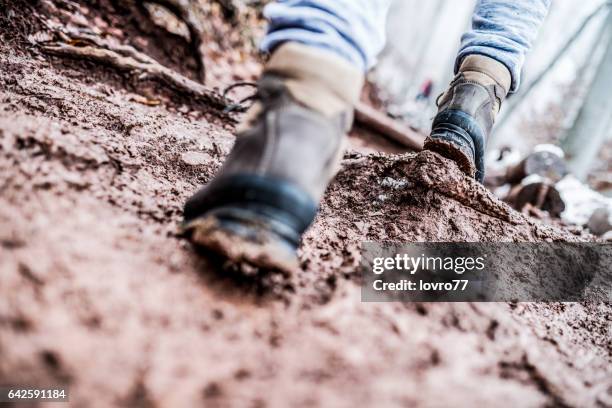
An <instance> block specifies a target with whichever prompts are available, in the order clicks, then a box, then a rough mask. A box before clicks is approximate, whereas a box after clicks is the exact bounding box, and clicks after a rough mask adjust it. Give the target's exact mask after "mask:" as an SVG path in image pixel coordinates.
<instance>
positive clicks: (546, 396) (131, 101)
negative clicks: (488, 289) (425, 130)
mask: <svg viewBox="0 0 612 408" xmlns="http://www.w3.org/2000/svg"><path fill="white" fill-rule="evenodd" d="M109 72H110V71H107V70H106V68H103V67H102V68H100V69H99V70H97V69H96V70H91V69H90V70H89V71H87V70H84V69H83V67H82V66H81V65H80V64H66V63H64V62H63V61H59V60H56V59H50V58H48V57H46V56H42V55H39V54H36V53H34V54H33V53H32V52H31V51H30V50H24V49H23V48H21V47H20V46H19V43H10V42H8V43H4V44H3V45H2V50H1V52H0V293H1V296H0V383H5V384H6V383H8V384H18V385H23V384H35V385H53V384H58V383H62V384H64V383H65V384H68V385H69V386H70V393H71V396H70V398H71V402H72V404H71V405H73V406H76V407H80V406H83V407H85V406H87V407H96V406H100V407H107V406H147V407H166V406H167V407H174V406H221V407H224V406H241V407H242V406H252V407H284V406H288V405H290V406H334V407H343V406H347V407H348V406H424V407H430V406H508V407H510V406H533V407H539V406H571V407H587V406H602V407H603V406H610V405H612V381H611V380H610V378H612V370H611V362H612V354H611V347H610V346H611V334H610V321H611V320H612V317H611V313H610V310H611V308H610V305H609V304H580V303H566V304H536V303H519V304H506V303H490V304H469V303H458V304H442V303H440V304H396V303H386V304H367V303H361V302H360V297H359V296H360V294H359V277H358V269H357V265H358V262H359V248H360V244H361V242H363V241H365V240H375V241H382V240H387V241H400V242H415V241H528V242H536V241H551V240H568V241H572V240H574V241H578V240H588V239H591V237H589V236H586V235H576V234H580V232H579V230H578V232H576V234H573V233H571V232H568V231H566V230H563V229H559V228H555V227H552V226H547V225H544V224H541V223H539V222H537V221H534V220H531V219H528V218H525V217H524V216H523V215H521V214H519V213H516V212H515V211H513V210H512V209H510V208H509V207H507V206H506V205H505V204H503V203H501V202H499V201H498V200H497V199H495V198H494V197H493V196H492V195H491V194H489V193H488V192H487V191H486V190H485V189H484V188H482V187H480V186H479V185H477V184H476V183H474V182H473V181H472V180H470V179H468V178H466V177H465V176H463V175H462V173H461V172H460V171H459V170H458V169H457V167H456V165H454V164H453V163H451V162H449V161H447V160H445V159H443V158H441V157H439V156H437V155H435V154H433V153H422V154H419V155H414V154H404V155H388V154H382V153H376V154H371V155H362V154H361V153H358V152H356V151H349V152H347V154H346V155H345V158H344V160H343V166H342V170H341V172H340V174H339V175H338V177H337V178H336V180H335V181H334V182H333V184H332V185H331V186H330V188H329V189H328V191H327V194H326V196H325V199H324V201H323V203H322V204H321V210H320V214H319V216H318V218H317V219H316V221H315V223H314V225H313V226H312V228H311V229H310V230H309V232H308V234H307V235H306V237H305V238H304V240H303V245H302V247H301V249H300V253H299V257H300V269H299V271H298V272H297V275H296V278H295V284H294V285H291V286H280V287H279V286H275V288H276V291H269V290H267V288H266V287H263V288H262V286H261V282H260V281H259V280H258V278H257V276H250V277H249V276H243V275H240V274H235V273H233V272H231V271H225V270H224V269H223V265H222V261H221V260H219V259H215V258H214V257H208V256H202V254H198V253H196V252H195V251H194V250H193V249H192V248H191V247H190V245H188V244H187V242H185V241H184V240H182V239H181V238H180V237H178V236H177V234H176V231H177V227H178V225H179V223H180V221H181V208H182V204H183V202H184V201H185V200H186V198H187V197H188V196H189V195H190V194H191V193H193V192H194V191H195V190H196V189H197V188H198V187H199V186H200V185H201V184H203V183H206V182H207V181H208V180H210V178H211V177H212V175H213V174H214V173H215V171H216V170H217V169H218V167H219V165H220V163H221V162H222V160H223V157H224V156H225V155H226V154H227V153H228V151H229V149H230V147H231V145H232V143H233V136H232V130H233V126H232V125H231V124H228V123H225V122H223V121H221V120H219V119H216V118H214V117H211V116H209V115H207V114H206V113H204V114H203V113H201V111H200V110H199V109H196V108H191V107H189V106H187V107H186V108H181V106H180V105H176V104H175V103H173V102H172V101H170V100H167V101H166V100H165V101H163V103H161V104H159V105H157V106H149V105H147V104H143V103H139V102H138V101H139V100H141V99H139V98H138V96H140V95H139V94H137V93H135V90H134V89H133V88H131V87H129V86H125V83H124V82H123V81H118V80H116V78H115V77H114V75H115V74H113V73H109ZM207 118H208V119H207ZM190 152H192V153H193V152H195V153H199V155H197V157H198V160H190V159H189V160H184V157H189V158H192V157H193V156H194V155H193V154H188V155H187V156H186V155H185V154H186V153H190ZM574 231H576V230H574ZM270 285H271V286H274V282H272V283H271V284H269V285H268V287H269V286H270ZM279 288H280V289H279Z"/></svg>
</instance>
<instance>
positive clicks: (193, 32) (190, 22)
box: [138, 0, 206, 83]
mask: <svg viewBox="0 0 612 408" xmlns="http://www.w3.org/2000/svg"><path fill="white" fill-rule="evenodd" d="M138 3H139V5H140V6H141V7H142V8H144V4H145V3H150V4H158V5H160V6H162V7H164V8H166V9H167V10H168V11H170V12H171V13H172V14H174V15H175V16H176V18H178V19H179V20H181V21H182V22H183V23H185V25H186V26H187V29H188V30H189V37H190V38H189V40H190V45H191V52H192V53H193V54H194V55H195V60H196V64H197V68H198V77H199V78H198V79H199V80H200V82H201V83H205V82H206V62H205V59H204V50H203V49H202V40H203V39H204V31H203V29H202V26H201V22H200V20H199V19H198V17H197V15H196V14H195V12H194V10H193V7H194V5H193V1H190V0H138Z"/></svg>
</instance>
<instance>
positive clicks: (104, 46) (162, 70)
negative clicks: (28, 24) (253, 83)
mask: <svg viewBox="0 0 612 408" xmlns="http://www.w3.org/2000/svg"><path fill="white" fill-rule="evenodd" d="M62 36H63V37H64V39H65V40H67V41H66V42H53V43H44V44H41V49H42V50H43V51H45V52H47V53H49V54H52V55H58V56H63V57H69V58H77V59H85V60H90V61H96V62H101V63H104V64H107V65H110V66H113V67H115V68H117V69H120V70H124V71H130V72H136V73H138V74H139V75H138V78H139V79H144V78H153V79H157V80H158V81H160V82H163V83H164V84H166V85H167V86H169V87H171V88H173V89H174V90H175V91H177V92H180V93H183V94H186V95H188V96H190V97H191V98H193V99H195V100H197V101H200V102H204V103H206V104H208V105H210V106H212V107H214V108H217V109H219V110H223V109H225V108H226V107H227V106H228V105H230V101H228V100H227V99H226V98H224V97H223V96H222V95H220V94H218V93H217V92H215V91H213V90H211V89H209V88H208V87H206V86H205V85H202V84H200V83H198V82H196V81H193V80H191V79H189V78H187V77H185V76H183V75H181V74H179V73H178V72H176V71H174V70H172V69H170V68H167V67H165V66H163V65H161V64H160V63H159V62H157V61H156V60H155V59H153V58H151V57H150V56H148V55H146V54H144V53H142V52H140V51H138V50H136V49H135V48H133V47H131V46H129V45H123V44H115V43H112V42H109V41H106V40H103V39H101V38H98V37H95V36H91V35H84V34H78V35H76V34H73V33H71V34H70V35H69V36H66V34H64V33H62Z"/></svg>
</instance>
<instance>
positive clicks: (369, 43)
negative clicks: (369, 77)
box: [261, 0, 391, 71]
mask: <svg viewBox="0 0 612 408" xmlns="http://www.w3.org/2000/svg"><path fill="white" fill-rule="evenodd" d="M390 4H391V0H278V1H277V2H275V3H271V4H269V5H267V6H266V8H265V10H264V15H265V17H266V18H267V19H268V20H269V22H270V24H269V27H268V33H267V35H266V37H265V38H264V40H263V42H262V44H261V48H262V49H263V50H264V51H267V52H271V51H273V50H274V49H275V48H276V47H277V46H278V45H279V44H282V43H284V42H287V41H295V42H299V43H302V44H305V45H309V46H312V47H315V48H320V49H326V50H329V51H332V52H334V53H335V54H337V55H339V56H341V57H343V58H345V59H347V60H348V61H350V62H351V63H352V64H354V65H355V66H356V67H357V68H359V69H361V70H363V71H365V70H366V69H368V68H371V67H372V66H373V65H374V62H375V59H376V56H377V55H378V53H379V52H380V51H381V50H382V48H383V46H384V45H385V20H386V16H387V12H388V10H389V5H390Z"/></svg>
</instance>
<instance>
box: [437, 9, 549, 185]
mask: <svg viewBox="0 0 612 408" xmlns="http://www.w3.org/2000/svg"><path fill="white" fill-rule="evenodd" d="M550 3H551V0H512V1H511V0H478V2H477V4H476V8H475V10H474V14H473V19H472V28H471V30H470V31H468V32H467V33H465V34H464V35H463V37H462V39H461V48H460V50H459V53H458V55H457V59H456V63H455V73H456V74H457V75H456V76H455V79H454V80H453V81H452V82H451V84H450V87H449V89H448V90H447V91H446V92H445V93H444V94H443V96H442V97H441V98H440V99H439V100H438V106H439V111H438V115H437V116H436V118H435V119H434V122H433V126H432V133H431V135H430V136H429V138H427V140H426V142H425V148H426V149H430V150H434V151H437V152H439V153H441V154H443V155H445V156H447V157H449V158H451V159H453V160H455V161H457V163H458V164H459V165H460V167H461V168H462V169H463V170H464V171H465V172H466V173H468V174H470V175H474V176H475V177H476V178H477V179H478V180H480V181H482V180H483V178H484V147H485V143H486V139H487V137H488V136H489V134H490V132H491V129H492V127H493V123H494V120H495V116H496V115H497V113H498V111H499V109H500V107H501V104H502V102H503V101H504V99H505V98H506V96H507V94H508V93H509V92H515V91H516V90H517V89H518V87H519V84H520V74H521V69H522V66H523V63H524V61H525V55H526V54H527V52H529V50H530V49H531V46H532V44H533V41H534V40H535V38H536V36H537V33H538V30H539V28H540V26H541V25H542V22H543V21H544V18H545V17H546V15H547V13H548V9H549V7H550Z"/></svg>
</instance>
